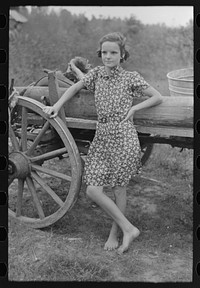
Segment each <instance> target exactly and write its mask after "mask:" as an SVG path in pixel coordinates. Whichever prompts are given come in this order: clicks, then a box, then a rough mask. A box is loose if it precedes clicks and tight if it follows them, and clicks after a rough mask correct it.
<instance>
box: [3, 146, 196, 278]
mask: <svg viewBox="0 0 200 288" xmlns="http://www.w3.org/2000/svg"><path fill="white" fill-rule="evenodd" d="M163 151H165V148H163V150H162V151H161V152H159V153H160V154H159V153H158V152H154V153H153V155H152V156H151V159H150V160H149V161H148V163H147V165H146V166H145V167H144V169H143V172H142V174H141V175H140V176H137V177H135V178H134V179H132V180H131V182H130V185H129V186H128V206H127V212H126V216H127V217H128V219H129V220H130V221H131V222H132V223H133V224H134V225H135V226H137V227H138V228H139V229H140V231H141V234H140V235H139V237H138V238H136V239H135V241H134V242H133V243H132V244H131V246H130V248H129V250H128V251H127V252H126V253H124V254H123V255H118V254H117V252H116V251H104V250H103V246H104V243H105V241H106V240H107V237H108V234H109V230H110V227H111V223H112V221H111V219H110V217H108V216H107V215H106V214H105V213H104V212H103V211H102V210H101V209H100V208H99V207H98V206H94V205H93V203H92V202H91V201H90V200H89V199H87V198H86V196H85V187H84V185H83V186H82V189H81V192H80V195H79V198H78V200H77V202H76V203H75V205H74V206H73V208H72V209H71V210H70V211H69V212H68V213H67V214H66V215H65V216H64V217H63V218H62V219H60V220H59V221H57V222H56V223H55V224H53V225H51V226H50V227H47V228H43V229H31V228H28V227H26V226H25V225H22V224H19V223H15V221H14V220H12V219H10V220H9V269H8V270H9V274H8V277H9V280H15V281H124V282H127V281H133V282H191V281H192V262H193V260H192V240H193V239H192V229H193V227H192V223H193V219H192V201H193V197H192V168H191V167H192V157H191V153H190V155H189V156H188V155H187V160H186V161H187V165H186V166H185V168H184V169H182V170H181V171H180V169H178V168H177V167H176V168H177V169H176V170H175V168H173V169H174V170H173V169H172V167H175V165H174V164H173V163H175V162H173V161H175V160H173V158H175V156H174V155H175V154H176V153H179V152H177V151H175V152H176V153H174V152H173V155H171V156H170V157H171V158H170V160H169V159H168V158H165V159H164V160H165V161H161V160H160V162H159V165H158V160H156V161H157V162H156V161H155V160H154V158H155V157H154V156H155V155H157V158H158V156H159V157H160V155H163ZM156 153H157V154H156ZM187 153H188V152H187ZM158 154H159V155H158ZM179 154H180V153H179ZM163 157H164V156H163ZM176 157H177V158H176V163H177V161H179V162H180V161H185V160H184V159H185V158H184V157H185V155H180V156H179V155H178V156H176ZM178 157H179V158H178ZM181 157H182V158H183V159H182V158H181ZM166 159H168V163H169V166H167V160H166ZM180 159H181V160H180ZM188 159H189V160H190V161H188ZM163 163H165V164H163ZM180 163H183V162H180ZM170 165H171V166H170ZM182 166H183V165H180V167H182ZM180 167H179V168H180ZM188 167H189V168H188ZM61 169H62V167H61ZM13 189H14V188H13ZM59 189H64V187H62V186H60V187H59ZM105 193H107V194H108V195H109V196H111V197H113V195H112V194H111V190H110V189H109V188H106V189H105Z"/></svg>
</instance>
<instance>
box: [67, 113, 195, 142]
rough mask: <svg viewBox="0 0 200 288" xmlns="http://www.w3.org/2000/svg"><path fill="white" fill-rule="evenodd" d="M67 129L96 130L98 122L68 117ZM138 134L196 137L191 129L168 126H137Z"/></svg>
mask: <svg viewBox="0 0 200 288" xmlns="http://www.w3.org/2000/svg"><path fill="white" fill-rule="evenodd" d="M66 122H67V127H68V128H79V129H90V130H95V129H96V123H97V121H96V120H87V119H80V118H70V117H66ZM135 127H136V129H137V131H138V132H141V133H145V134H146V133H147V134H155V135H162V136H180V137H191V138H193V137H194V131H193V129H191V128H181V127H166V126H160V127H159V126H157V127H152V126H141V125H135Z"/></svg>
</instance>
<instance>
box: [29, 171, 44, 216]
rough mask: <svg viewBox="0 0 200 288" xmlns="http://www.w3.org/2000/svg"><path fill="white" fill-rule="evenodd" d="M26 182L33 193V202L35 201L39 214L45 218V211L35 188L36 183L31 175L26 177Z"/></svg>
mask: <svg viewBox="0 0 200 288" xmlns="http://www.w3.org/2000/svg"><path fill="white" fill-rule="evenodd" d="M26 183H27V185H28V188H29V190H30V192H31V195H32V197H33V202H34V203H35V207H36V209H37V211H38V215H39V217H40V219H44V218H45V215H44V211H43V209H42V206H41V204H40V200H39V199H38V196H37V193H36V189H35V185H34V183H33V180H32V178H31V177H27V178H26Z"/></svg>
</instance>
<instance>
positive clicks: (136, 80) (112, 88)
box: [43, 32, 162, 253]
mask: <svg viewBox="0 0 200 288" xmlns="http://www.w3.org/2000/svg"><path fill="white" fill-rule="evenodd" d="M97 53H98V56H99V57H101V59H102V62H103V66H97V67H95V68H93V69H92V70H90V71H89V72H88V73H87V74H86V75H81V77H80V78H81V80H80V81H79V82H77V83H76V84H74V85H73V86H71V87H70V88H69V89H68V90H67V91H66V92H65V93H64V94H63V95H62V97H61V98H60V99H59V100H58V101H57V103H55V104H54V106H52V107H51V106H46V107H44V108H43V111H44V112H45V113H46V114H48V115H49V116H50V117H55V116H57V114H58V111H59V109H60V108H61V107H62V106H63V104H64V103H65V102H66V101H68V100H69V99H70V98H71V97H72V96H74V95H75V94H76V93H77V92H78V91H79V90H80V89H82V88H84V87H86V88H87V89H89V90H90V91H92V92H94V97H95V105H96V111H97V116H98V122H97V127H96V133H95V137H94V139H93V142H92V144H91V145H90V148H89V151H88V155H87V158H86V162H85V167H84V177H83V180H84V181H85V183H86V184H87V190H86V194H87V196H88V197H89V198H91V200H92V201H94V202H95V203H97V204H98V205H99V206H100V207H101V208H102V209H103V210H104V211H105V212H106V213H107V214H108V215H110V216H111V217H112V219H113V224H112V227H111V230H110V234H109V237H108V240H107V242H106V243H105V246H104V249H105V250H113V249H116V248H118V250H117V251H118V252H119V253H123V252H125V251H126V250H127V249H128V247H129V245H130V243H131V242H132V241H133V240H134V239H135V238H136V237H137V236H138V235H139V234H140V231H139V230H138V228H137V227H135V226H134V225H133V224H131V223H130V222H129V221H128V219H127V218H126V217H125V215H124V213H125V209H126V186H127V184H128V183H129V180H130V178H131V177H132V176H134V175H136V174H137V173H138V172H139V170H140V168H141V162H140V157H141V149H140V144H139V140H138V136H137V132H136V129H135V127H134V124H133V122H132V121H131V120H132V119H133V117H134V114H135V112H136V111H138V110H140V109H144V108H148V107H150V106H153V105H157V104H159V103H161V102H162V96H161V95H160V93H159V92H158V91H157V90H155V89H154V88H153V87H151V86H150V85H149V84H148V83H147V82H146V81H145V80H144V79H143V78H142V76H140V75H139V73H137V72H135V71H134V72H130V71H125V70H124V69H123V68H122V67H121V65H120V63H122V62H124V61H125V60H126V59H127V58H128V57H129V53H128V51H127V50H126V48H125V37H124V36H123V35H121V34H120V33H118V32H116V33H110V34H107V35H105V36H104V37H102V38H101V39H100V42H99V50H98V51H97ZM73 68H74V67H73ZM74 69H75V70H76V68H74ZM76 71H77V70H76ZM77 72H78V71H77ZM141 95H147V96H149V97H150V98H149V99H147V100H145V101H143V102H141V103H139V104H137V105H134V106H132V102H133V97H140V96H141ZM104 186H110V187H112V190H113V192H114V196H115V202H114V201H112V200H111V199H110V198H109V197H108V196H107V195H106V194H105V193H104V192H103V187H104ZM118 227H120V228H121V230H122V232H123V239H122V243H121V245H120V246H119V242H118ZM118 246H119V247H118Z"/></svg>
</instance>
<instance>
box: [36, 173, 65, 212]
mask: <svg viewBox="0 0 200 288" xmlns="http://www.w3.org/2000/svg"><path fill="white" fill-rule="evenodd" d="M31 175H32V177H33V179H34V180H35V181H36V182H37V183H38V184H39V185H40V186H41V187H42V188H43V189H44V190H45V191H46V192H47V193H48V194H49V195H50V196H51V197H52V198H53V199H54V200H55V202H56V203H57V204H58V205H59V206H60V207H62V206H63V205H64V202H63V201H62V200H61V199H60V197H58V195H57V194H56V193H55V192H54V191H53V190H52V189H51V188H50V187H49V186H48V185H47V184H46V183H45V182H44V181H43V180H42V178H41V177H40V176H39V175H38V174H37V173H36V172H32V173H31Z"/></svg>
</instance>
